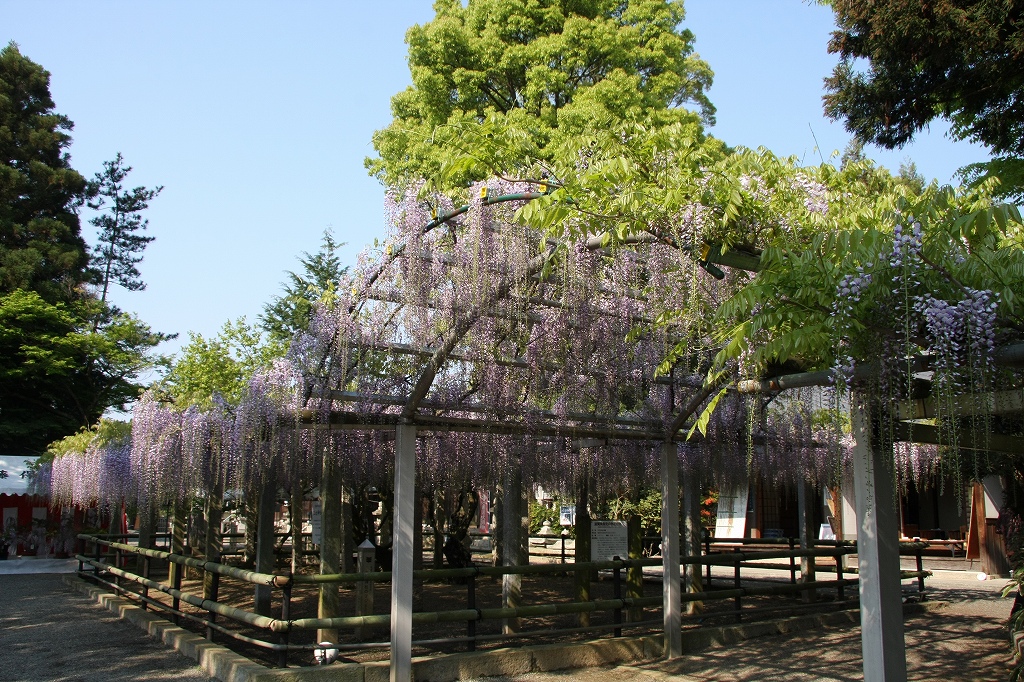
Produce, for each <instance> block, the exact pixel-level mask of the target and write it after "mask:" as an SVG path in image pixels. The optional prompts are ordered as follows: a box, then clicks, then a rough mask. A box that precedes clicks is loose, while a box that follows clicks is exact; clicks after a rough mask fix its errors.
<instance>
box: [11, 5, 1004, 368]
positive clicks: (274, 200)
mask: <svg viewBox="0 0 1024 682" xmlns="http://www.w3.org/2000/svg"><path fill="white" fill-rule="evenodd" d="M686 7H687V20H686V21H685V22H684V25H685V26H686V27H687V28H689V29H691V30H692V31H693V32H694V34H695V35H696V38H697V42H696V47H697V51H698V52H699V53H700V55H701V56H702V57H703V58H705V59H706V60H707V61H708V62H709V63H710V65H711V67H712V69H713V70H714V72H715V81H714V87H713V88H712V89H711V91H710V97H711V100H712V101H713V102H714V103H715V105H716V106H717V107H718V123H717V125H716V127H715V128H713V129H712V130H711V132H712V133H713V134H715V135H716V136H718V137H719V138H721V139H723V140H725V141H726V142H727V143H729V144H732V145H745V146H749V147H757V146H765V147H767V148H769V149H771V150H772V151H774V152H775V153H777V154H782V155H796V156H797V157H799V158H800V159H802V160H803V161H804V162H806V163H808V164H813V163H818V162H819V151H820V154H821V156H823V157H824V158H825V159H828V158H829V155H830V153H831V152H832V151H833V150H837V149H838V150H841V149H843V148H844V147H845V146H846V143H847V141H848V138H849V136H848V135H847V134H846V133H845V131H844V130H843V129H842V126H841V125H840V124H836V123H832V122H829V121H827V120H826V119H824V118H823V116H822V114H821V94H822V79H823V78H824V77H825V76H827V75H828V74H829V73H830V72H831V69H832V65H833V64H834V61H835V60H834V58H833V57H831V56H830V55H828V54H827V51H826V45H827V42H828V37H829V34H830V32H831V30H833V22H832V14H831V11H830V10H829V9H828V8H826V7H822V6H819V5H816V4H808V3H807V2H803V1H801V0H689V1H688V2H687V3H686ZM0 16H3V17H4V18H3V21H2V23H0V41H3V43H4V44H6V43H7V42H8V41H10V40H14V41H16V42H17V43H18V44H19V45H20V47H21V50H22V53H23V54H25V55H26V56H28V57H29V58H30V59H32V60H33V61H35V62H37V63H39V64H42V65H43V66H44V67H45V68H46V69H47V70H49V71H50V73H51V74H52V79H51V92H52V94H53V97H54V100H55V102H56V108H57V111H58V112H60V113H63V114H65V115H67V116H68V117H70V118H71V120H73V121H74V122H75V130H74V133H73V136H74V144H73V145H72V147H71V156H72V164H73V166H74V167H75V168H76V169H77V170H79V171H80V172H82V173H83V174H84V175H86V176H88V177H91V176H92V175H93V174H94V173H95V172H96V171H97V170H99V169H100V168H101V164H102V162H103V161H104V160H108V159H111V158H113V156H114V155H115V154H116V153H117V152H121V153H122V154H123V155H124V157H125V159H126V161H127V162H128V163H129V164H130V165H132V166H133V167H134V169H135V170H134V172H133V173H132V175H131V176H130V178H129V181H130V182H131V183H132V184H133V185H137V184H144V185H147V186H154V185H163V186H164V188H165V189H164V190H163V193H162V194H161V195H160V196H159V197H158V198H157V199H156V200H154V202H153V203H152V206H151V208H150V210H149V211H148V213H147V215H148V218H149V220H150V231H151V234H152V235H154V236H155V237H156V241H155V242H153V243H152V244H151V245H150V246H149V248H148V250H147V251H146V257H145V261H144V262H143V263H142V265H141V270H142V275H143V279H144V280H145V281H146V282H147V283H148V289H147V290H146V291H144V292H139V293H130V292H124V291H115V292H114V300H115V302H116V303H117V304H118V305H120V306H121V307H122V308H124V309H126V310H130V311H133V312H136V313H137V314H138V315H139V316H140V317H141V318H142V319H143V320H145V321H147V322H148V323H150V324H151V325H152V326H153V327H154V328H155V329H157V330H160V331H165V332H178V333H180V334H181V338H180V339H179V340H178V341H175V342H172V343H169V344H168V345H167V348H166V351H168V352H173V351H174V350H176V349H177V348H178V347H179V346H180V345H181V343H182V342H183V341H185V340H186V337H187V332H188V331H190V330H191V331H196V332H199V333H202V334H204V335H209V334H213V333H215V332H216V331H217V330H218V329H219V328H220V327H221V325H223V323H224V322H226V321H227V320H229V319H234V318H237V317H240V316H243V315H244V316H247V317H248V318H249V320H250V321H253V320H255V318H256V316H257V315H258V314H259V312H260V311H261V310H262V307H263V304H264V303H265V302H266V301H268V300H269V299H270V297H271V296H273V295H274V294H275V293H277V292H279V291H280V284H281V282H282V281H283V280H284V278H285V271H287V270H293V269H296V268H297V267H298V261H297V258H298V257H299V255H300V254H301V253H302V252H303V251H316V249H317V247H318V245H319V242H320V237H321V234H322V233H323V231H324V229H325V228H327V227H328V226H330V227H332V228H333V229H334V231H335V233H336V235H337V237H338V238H339V239H340V240H342V241H345V242H347V243H348V246H347V247H346V248H345V251H344V256H345V258H346V259H347V261H348V262H354V260H355V257H356V254H357V253H358V252H359V251H360V250H362V248H363V247H364V246H365V245H366V244H368V243H370V242H372V241H373V239H374V238H375V237H379V236H381V235H382V234H383V233H384V224H383V208H382V204H383V189H382V188H381V186H380V185H379V183H378V182H377V181H376V180H374V179H372V178H369V177H368V176H367V175H366V172H365V171H364V169H363V159H364V157H366V156H367V155H369V154H371V153H372V151H373V150H372V147H371V145H370V136H371V134H372V133H373V131H374V130H376V129H379V128H382V127H384V126H386V125H387V124H388V122H389V121H390V109H389V100H390V97H391V95H393V94H394V93H396V92H398V91H400V90H402V89H404V88H405V87H406V85H408V82H409V74H408V69H407V66H406V63H405V55H406V48H405V44H404V35H405V31H406V29H407V28H408V27H409V26H411V25H413V24H415V23H423V22H425V21H429V20H430V19H431V17H432V16H433V11H432V9H431V6H430V2H427V1H426V0H423V1H417V2H411V1H399V0H380V1H379V2H350V3H342V2H326V1H325V2H313V1H307V2H290V3H284V2H279V3H268V2H244V3H243V2H226V1H225V2H217V3H209V2H202V3H200V2H187V1H177V2H173V3H171V2H127V1H124V2H112V1H111V2H90V3H85V2H71V1H70V0H69V1H65V2H49V1H47V0H35V1H34V2H31V3H29V2H24V1H23V0H18V1H12V0H0ZM812 132H813V135H812ZM815 137H816V138H817V143H818V145H816V144H815ZM818 147H820V150H819V148H818ZM866 151H867V154H868V156H870V157H872V158H875V159H877V160H878V161H879V163H880V164H881V165H884V166H887V167H889V168H893V169H895V168H898V167H899V165H900V162H901V161H903V160H905V159H909V160H913V161H914V162H915V163H916V164H917V166H918V168H919V170H920V171H921V172H922V173H923V174H924V175H925V176H926V177H928V178H933V177H934V178H937V179H938V180H939V181H940V182H949V181H950V180H951V179H952V175H953V173H954V172H955V171H956V169H957V168H959V167H960V166H962V165H964V164H967V163H970V162H973V161H978V160H981V159H983V158H984V156H985V155H984V151H983V150H982V149H980V148H978V147H975V146H972V145H969V144H965V143H953V142H951V141H950V140H948V139H947V138H946V137H945V127H943V126H938V125H937V126H933V129H932V130H931V131H929V132H928V133H927V134H925V135H922V136H920V138H919V140H918V141H917V142H915V143H914V144H913V145H911V146H908V147H907V148H905V149H903V150H900V151H897V152H884V153H883V152H882V151H880V150H876V149H873V148H869V149H868V150H866ZM83 223H84V220H83ZM88 227H89V226H88V225H84V228H86V233H87V236H89V233H88Z"/></svg>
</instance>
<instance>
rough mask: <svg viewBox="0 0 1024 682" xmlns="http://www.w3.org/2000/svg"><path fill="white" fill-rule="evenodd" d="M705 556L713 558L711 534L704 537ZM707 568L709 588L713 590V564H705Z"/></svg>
mask: <svg viewBox="0 0 1024 682" xmlns="http://www.w3.org/2000/svg"><path fill="white" fill-rule="evenodd" d="M704 556H705V557H708V556H711V534H710V533H709V534H708V535H705V536H704ZM704 566H705V568H706V569H707V588H708V589H709V590H710V589H711V562H710V561H708V562H705V564H704Z"/></svg>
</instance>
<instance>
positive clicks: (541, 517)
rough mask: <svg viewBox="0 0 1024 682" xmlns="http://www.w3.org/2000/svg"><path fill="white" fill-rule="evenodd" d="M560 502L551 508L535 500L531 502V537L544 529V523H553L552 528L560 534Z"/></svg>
mask: <svg viewBox="0 0 1024 682" xmlns="http://www.w3.org/2000/svg"><path fill="white" fill-rule="evenodd" d="M558 520H559V517H558V502H557V501H556V502H555V504H554V505H552V506H551V507H545V506H544V505H543V504H541V503H540V502H537V501H536V500H534V499H531V500H530V535H536V534H537V533H539V532H540V529H541V528H543V527H544V522H545V521H548V522H550V523H551V527H552V528H554V529H555V531H556V532H558V528H559V526H558Z"/></svg>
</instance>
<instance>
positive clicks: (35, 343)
mask: <svg viewBox="0 0 1024 682" xmlns="http://www.w3.org/2000/svg"><path fill="white" fill-rule="evenodd" d="M98 305H99V304H98V302H96V301H94V300H85V301H75V302H70V303H49V302H47V301H45V300H44V299H43V297H42V296H41V295H40V294H38V293H36V292H30V291H23V290H20V289H19V290H16V291H14V292H12V293H10V294H6V295H4V296H2V297H0V450H2V451H4V452H9V453H12V454H18V455H36V454H39V453H40V452H42V451H43V449H44V448H45V447H46V445H47V444H48V443H50V442H51V441H53V440H56V439H58V438H61V437H63V436H64V435H66V434H69V433H74V432H75V431H77V430H78V429H79V428H81V427H88V426H89V425H91V424H93V423H94V422H95V421H96V419H98V418H99V416H100V415H101V414H103V412H104V410H106V409H107V408H108V407H111V406H113V407H117V408H119V409H124V407H125V405H126V404H127V403H129V402H131V401H132V400H134V399H135V398H136V397H138V395H139V393H141V391H142V386H141V385H140V384H139V383H138V380H139V378H140V376H141V375H142V374H143V373H144V372H146V371H148V370H149V369H150V368H152V367H153V366H158V365H161V364H163V363H164V362H165V359H163V358H161V357H160V356H158V355H155V354H154V353H153V349H154V348H155V347H156V346H157V345H158V344H159V343H161V342H162V341H164V340H165V339H166V338H167V337H166V336H165V335H162V334H158V333H155V332H153V331H152V330H150V329H149V327H147V326H146V325H145V324H143V323H142V322H141V321H139V320H138V319H137V318H135V317H132V316H130V315H125V314H116V315H109V316H107V323H106V324H104V325H103V326H102V327H101V328H99V329H98V330H94V329H93V325H92V323H91V320H93V319H95V317H96V315H97V314H98V312H97V308H98Z"/></svg>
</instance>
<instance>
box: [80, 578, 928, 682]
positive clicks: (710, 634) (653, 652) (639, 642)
mask: <svg viewBox="0 0 1024 682" xmlns="http://www.w3.org/2000/svg"><path fill="white" fill-rule="evenodd" d="M64 582H65V583H66V584H68V585H69V586H70V587H72V588H73V589H76V590H78V591H79V592H82V593H84V594H85V595H87V596H88V597H89V598H90V599H92V600H93V601H96V602H97V603H99V604H100V605H102V606H104V607H105V608H106V609H107V610H109V611H111V612H113V613H115V614H117V615H118V617H120V618H121V619H122V620H125V621H128V622H130V623H132V624H133V625H135V626H137V627H139V628H141V629H142V630H145V631H146V632H147V633H148V634H149V635H150V636H151V637H155V638H156V639H158V640H160V641H161V642H163V643H164V644H165V645H167V646H170V647H173V648H174V649H175V650H177V651H178V652H180V653H181V654H183V655H185V656H187V657H189V658H191V659H193V660H195V661H196V662H197V663H198V665H199V667H200V668H202V669H203V671H204V672H205V673H206V674H207V675H210V676H211V677H214V678H216V679H218V680H221V682H283V681H285V680H287V681H289V682H327V681H328V680H330V681H332V682H334V681H341V682H387V681H388V680H389V679H390V669H389V664H388V662H387V661H379V662H373V663H335V664H332V665H329V666H322V667H302V668H286V669H282V668H274V669H272V668H265V667H263V666H261V665H259V664H257V663H253V662H252V661H250V660H249V659H247V658H245V657H244V656H241V655H239V654H236V653H235V652H233V651H231V650H230V649H228V648H226V647H224V646H221V645H219V644H214V643H212V642H208V641H207V640H206V639H205V638H204V637H202V636H200V635H197V634H195V633H194V632H189V631H188V630H185V629H184V628H181V627H178V626H177V625H174V624H173V623H171V622H169V621H167V620H165V619H164V618H162V617H161V616H159V615H157V614H156V613H153V612H150V611H143V610H142V609H141V608H140V607H138V606H136V605H135V604H133V603H131V602H129V601H128V600H126V599H123V598H122V597H119V596H117V595H116V594H113V593H111V592H107V591H106V590H103V589H101V588H98V587H96V586H94V585H91V584H89V583H87V582H86V581H84V580H82V579H81V578H78V577H77V576H72V575H68V576H65V577H64ZM945 606H946V604H945V603H944V602H925V603H921V604H917V603H914V604H905V605H904V607H903V613H904V616H909V615H914V614H921V613H927V612H931V611H935V610H940V609H942V608H944V607H945ZM850 607H851V608H849V609H847V610H842V611H832V612H829V613H822V614H813V615H807V616H796V617H792V618H785V619H781V620H772V621H758V622H754V623H745V624H738V625H725V626H719V627H709V628H702V629H699V630H691V631H687V632H684V633H683V652H684V653H696V652H699V651H702V650H704V649H708V648H711V647H719V646H729V645H731V644H736V643H738V642H741V641H743V640H746V639H753V638H755V637H765V636H770V635H783V634H790V633H796V632H802V631H807V630H814V629H819V628H822V627H835V626H846V627H852V626H857V625H859V624H860V613H859V611H857V610H856V601H853V602H851V603H850ZM661 652H662V637H661V635H647V636H638V637H620V638H617V639H602V640H596V641H592V642H581V643H574V644H545V645H537V646H524V647H510V648H505V649H493V650H490V651H483V652H473V653H470V652H466V653H457V654H447V655H443V656H429V657H419V658H414V659H413V676H414V678H415V680H416V682H452V681H454V680H463V679H472V678H478V677H497V676H504V677H510V676H514V675H524V674H526V673H531V672H549V671H555V670H569V669H577V668H593V667H598V666H608V665H621V664H630V663H642V662H649V661H654V660H656V659H658V658H660V657H661V655H662V653H661Z"/></svg>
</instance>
